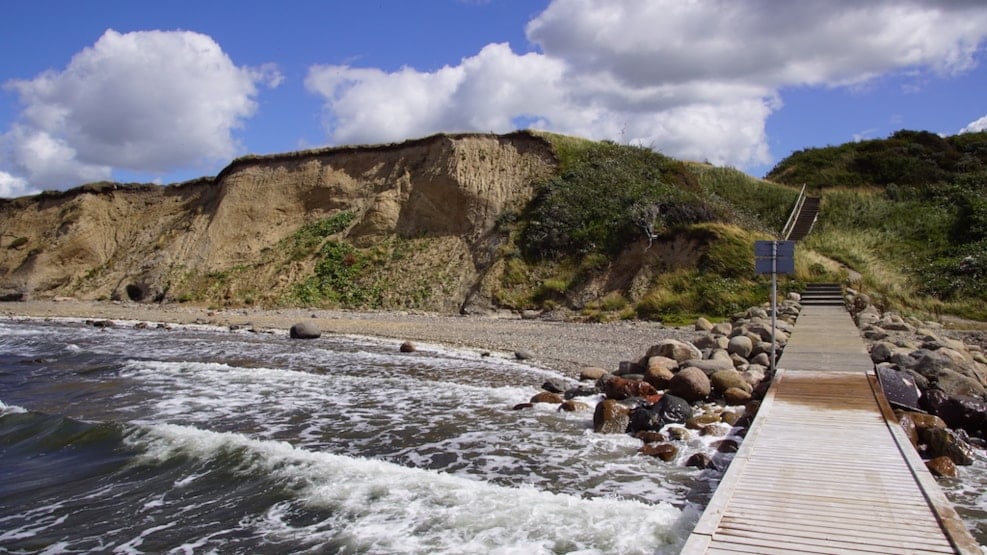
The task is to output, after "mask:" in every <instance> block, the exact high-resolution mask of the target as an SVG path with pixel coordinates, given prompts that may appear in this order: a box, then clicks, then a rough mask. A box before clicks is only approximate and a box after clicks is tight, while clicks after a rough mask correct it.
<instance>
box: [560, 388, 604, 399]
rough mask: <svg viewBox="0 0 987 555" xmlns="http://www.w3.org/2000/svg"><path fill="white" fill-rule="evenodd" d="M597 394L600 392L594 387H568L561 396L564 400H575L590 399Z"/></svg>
mask: <svg viewBox="0 0 987 555" xmlns="http://www.w3.org/2000/svg"><path fill="white" fill-rule="evenodd" d="M599 393H600V390H599V389H597V388H595V387H592V386H586V385H580V386H577V387H570V388H569V389H567V390H565V393H563V394H562V396H563V397H564V398H566V399H575V398H576V397H592V396H593V395H597V394H599Z"/></svg>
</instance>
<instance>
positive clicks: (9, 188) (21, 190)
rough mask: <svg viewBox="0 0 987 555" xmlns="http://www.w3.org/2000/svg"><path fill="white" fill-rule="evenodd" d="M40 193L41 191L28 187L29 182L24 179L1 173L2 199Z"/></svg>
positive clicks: (0, 189) (0, 188)
mask: <svg viewBox="0 0 987 555" xmlns="http://www.w3.org/2000/svg"><path fill="white" fill-rule="evenodd" d="M40 192H41V191H37V190H35V189H31V188H30V187H28V185H27V181H25V180H24V179H22V178H20V177H17V176H13V175H10V174H9V173H7V172H3V171H0V197H6V198H10V197H23V196H25V195H34V194H37V193H40Z"/></svg>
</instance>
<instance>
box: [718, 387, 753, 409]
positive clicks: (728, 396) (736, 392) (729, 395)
mask: <svg viewBox="0 0 987 555" xmlns="http://www.w3.org/2000/svg"><path fill="white" fill-rule="evenodd" d="M750 400H751V393H750V391H747V390H744V389H740V388H737V387H731V388H729V389H727V390H726V391H724V392H723V402H724V403H726V404H727V405H730V406H737V405H744V404H746V403H747V402H748V401H750Z"/></svg>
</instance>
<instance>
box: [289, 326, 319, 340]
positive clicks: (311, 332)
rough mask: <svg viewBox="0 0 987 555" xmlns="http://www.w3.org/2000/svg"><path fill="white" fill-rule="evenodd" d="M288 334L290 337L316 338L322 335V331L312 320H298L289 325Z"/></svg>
mask: <svg viewBox="0 0 987 555" xmlns="http://www.w3.org/2000/svg"><path fill="white" fill-rule="evenodd" d="M288 335H289V336H291V338H292V339H318V338H319V337H322V331H321V330H320V329H319V326H316V325H315V324H313V323H312V322H299V323H297V324H295V325H293V326H291V329H290V330H288Z"/></svg>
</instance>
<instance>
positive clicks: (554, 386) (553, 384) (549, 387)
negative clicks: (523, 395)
mask: <svg viewBox="0 0 987 555" xmlns="http://www.w3.org/2000/svg"><path fill="white" fill-rule="evenodd" d="M541 388H542V389H544V390H545V391H550V392H552V393H564V392H565V390H566V389H568V387H567V386H566V383H565V382H564V381H562V380H558V379H551V380H546V381H545V383H543V384H541Z"/></svg>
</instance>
